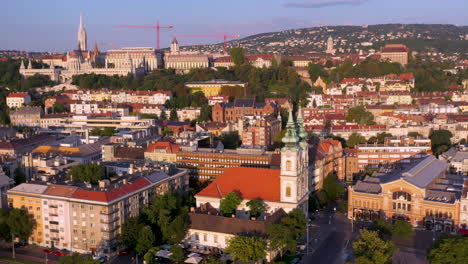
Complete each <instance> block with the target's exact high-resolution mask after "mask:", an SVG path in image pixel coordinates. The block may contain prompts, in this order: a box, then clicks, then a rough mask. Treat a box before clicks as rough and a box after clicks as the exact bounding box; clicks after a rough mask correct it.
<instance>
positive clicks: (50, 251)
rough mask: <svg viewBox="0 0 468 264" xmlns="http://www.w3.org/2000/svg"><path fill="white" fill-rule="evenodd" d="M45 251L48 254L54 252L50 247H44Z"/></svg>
mask: <svg viewBox="0 0 468 264" xmlns="http://www.w3.org/2000/svg"><path fill="white" fill-rule="evenodd" d="M43 251H44V253H46V254H50V253H52V250H50V249H48V248H46V249H44V250H43Z"/></svg>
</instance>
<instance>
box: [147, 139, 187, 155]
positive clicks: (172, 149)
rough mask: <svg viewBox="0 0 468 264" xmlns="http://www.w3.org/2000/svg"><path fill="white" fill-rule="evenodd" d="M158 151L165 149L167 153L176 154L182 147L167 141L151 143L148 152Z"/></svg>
mask: <svg viewBox="0 0 468 264" xmlns="http://www.w3.org/2000/svg"><path fill="white" fill-rule="evenodd" d="M157 149H164V150H166V152H167V153H176V152H178V151H179V149H180V146H179V145H176V144H172V143H171V142H167V141H158V142H153V143H150V144H149V146H148V149H147V150H146V152H154V151H155V150H157Z"/></svg>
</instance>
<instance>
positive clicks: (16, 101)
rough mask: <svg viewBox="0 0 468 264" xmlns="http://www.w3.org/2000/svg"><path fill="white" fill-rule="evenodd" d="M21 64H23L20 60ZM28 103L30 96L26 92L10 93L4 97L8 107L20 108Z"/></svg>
mask: <svg viewBox="0 0 468 264" xmlns="http://www.w3.org/2000/svg"><path fill="white" fill-rule="evenodd" d="M21 64H22V65H23V62H22V61H21ZM23 66H24V65H23ZM30 103H31V96H29V94H28V93H10V94H9V95H8V96H7V98H6V104H7V106H8V107H9V108H20V107H22V106H25V105H28V104H30Z"/></svg>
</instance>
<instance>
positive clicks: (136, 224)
mask: <svg viewBox="0 0 468 264" xmlns="http://www.w3.org/2000/svg"><path fill="white" fill-rule="evenodd" d="M143 227H144V225H143V224H141V223H140V221H139V220H138V218H136V217H131V218H129V219H127V220H126V221H125V223H124V224H123V225H122V232H121V234H120V243H122V244H123V245H125V246H127V247H128V248H129V249H134V248H135V247H136V244H137V241H138V237H139V234H140V230H142V229H143Z"/></svg>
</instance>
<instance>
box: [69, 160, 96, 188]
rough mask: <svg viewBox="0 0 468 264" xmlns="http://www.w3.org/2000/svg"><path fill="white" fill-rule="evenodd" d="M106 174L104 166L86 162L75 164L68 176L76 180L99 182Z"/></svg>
mask: <svg viewBox="0 0 468 264" xmlns="http://www.w3.org/2000/svg"><path fill="white" fill-rule="evenodd" d="M103 176H104V169H103V167H101V166H99V165H97V164H95V163H85V164H78V165H76V166H73V167H72V168H71V169H70V171H69V172H68V178H69V179H70V180H73V181H74V182H89V183H91V184H97V183H98V182H99V180H100V179H101V178H102V177H103Z"/></svg>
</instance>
